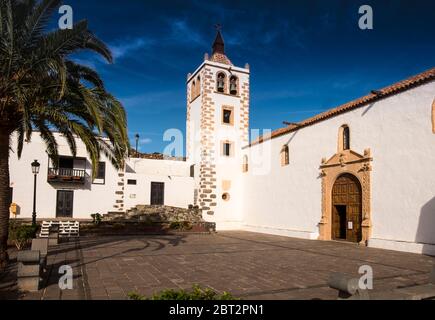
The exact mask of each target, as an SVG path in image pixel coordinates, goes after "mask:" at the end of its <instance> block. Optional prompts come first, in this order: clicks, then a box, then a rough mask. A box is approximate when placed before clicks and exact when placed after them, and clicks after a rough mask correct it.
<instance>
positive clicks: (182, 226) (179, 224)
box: [169, 221, 192, 231]
mask: <svg viewBox="0 0 435 320" xmlns="http://www.w3.org/2000/svg"><path fill="white" fill-rule="evenodd" d="M169 228H170V229H172V230H180V231H185V230H191V229H192V225H191V224H190V222H188V221H174V222H171V224H170V225H169Z"/></svg>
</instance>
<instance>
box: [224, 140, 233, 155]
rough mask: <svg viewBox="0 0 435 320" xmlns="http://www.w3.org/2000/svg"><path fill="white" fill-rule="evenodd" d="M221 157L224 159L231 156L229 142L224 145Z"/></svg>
mask: <svg viewBox="0 0 435 320" xmlns="http://www.w3.org/2000/svg"><path fill="white" fill-rule="evenodd" d="M223 155H224V156H225V157H229V156H231V143H229V142H225V143H224V150H223Z"/></svg>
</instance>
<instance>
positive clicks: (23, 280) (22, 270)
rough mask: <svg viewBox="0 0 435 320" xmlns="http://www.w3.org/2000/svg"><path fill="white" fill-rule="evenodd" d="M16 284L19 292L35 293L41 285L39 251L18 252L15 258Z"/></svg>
mask: <svg viewBox="0 0 435 320" xmlns="http://www.w3.org/2000/svg"><path fill="white" fill-rule="evenodd" d="M17 262H18V273H17V284H18V289H19V290H21V291H30V292H35V291H38V290H39V285H40V283H41V264H40V263H41V255H40V252H39V251H30V250H27V251H20V252H18V256H17Z"/></svg>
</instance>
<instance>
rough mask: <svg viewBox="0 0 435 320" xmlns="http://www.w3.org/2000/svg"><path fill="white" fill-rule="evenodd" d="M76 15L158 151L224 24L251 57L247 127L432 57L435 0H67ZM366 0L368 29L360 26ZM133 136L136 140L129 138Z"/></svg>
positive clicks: (325, 102)
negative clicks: (106, 50) (189, 80)
mask: <svg viewBox="0 0 435 320" xmlns="http://www.w3.org/2000/svg"><path fill="white" fill-rule="evenodd" d="M65 4H69V5H71V6H72V8H73V10H74V19H75V20H76V21H78V20H80V19H83V18H86V19H88V21H89V25H90V28H91V30H92V31H93V32H94V33H95V34H97V35H98V36H99V37H100V38H101V39H102V40H103V41H105V42H106V43H107V44H108V45H109V46H110V47H111V49H112V51H113V54H114V57H115V63H114V64H112V65H109V64H107V63H105V62H104V61H102V60H101V59H100V58H98V57H96V56H93V55H88V54H79V55H77V56H76V57H75V58H76V59H77V60H78V61H80V62H82V63H84V64H86V65H89V66H92V67H94V68H95V69H96V70H98V71H99V72H100V74H101V75H102V77H103V79H104V80H105V83H106V86H107V88H108V89H109V91H111V92H112V93H113V94H114V95H115V96H116V97H117V98H119V99H120V100H121V101H122V102H123V103H124V106H125V107H126V109H127V112H128V121H129V134H130V137H131V139H132V141H133V140H134V135H135V134H136V133H139V134H140V136H141V142H140V150H141V151H142V152H163V149H164V147H165V145H166V144H167V142H164V141H163V139H162V136H163V132H164V131H165V130H166V129H169V128H178V129H180V130H182V131H183V132H184V131H185V116H186V97H185V95H186V88H185V82H186V75H187V74H188V73H189V72H192V71H194V70H195V69H196V68H197V67H198V66H199V64H200V63H201V62H202V60H203V56H204V53H205V52H210V51H211V44H212V42H213V40H214V37H215V29H214V25H215V24H216V23H220V24H222V25H223V36H224V40H225V43H226V52H227V55H228V56H229V58H230V59H231V60H232V62H233V63H234V64H235V65H239V66H244V64H245V63H247V62H248V63H249V64H250V66H251V123H250V125H251V128H270V129H276V128H279V127H282V126H283V125H282V122H283V121H290V122H297V121H300V120H302V119H304V118H307V117H310V116H313V115H315V114H317V113H319V112H321V111H323V110H326V109H329V108H332V107H335V106H337V105H340V104H342V103H345V102H347V101H349V100H352V99H354V98H357V97H359V96H362V95H365V94H367V93H368V92H370V90H372V89H378V88H381V87H383V86H386V85H389V84H391V83H393V82H396V81H399V80H402V79H404V78H406V77H409V76H412V75H414V74H417V73H419V72H422V71H424V70H426V69H429V68H431V67H434V66H435V19H434V18H433V14H434V12H435V1H427V0H412V1H408V0H379V1H369V0H361V1H359V0H328V1H324V0H304V1H302V0H301V1H272V0H268V1H235V0H231V1H204V0H192V1H189V0H183V1H176V0H172V1H151V0H146V1H145V0H124V1H119V0H116V1H115V0H105V1H102V0H98V1H89V0H87V1H84V0H69V1H65ZM364 4H369V5H371V6H372V7H373V11H374V30H366V31H362V30H360V29H359V28H358V19H359V17H360V15H359V14H358V8H359V7H360V6H361V5H364ZM133 145H134V143H133Z"/></svg>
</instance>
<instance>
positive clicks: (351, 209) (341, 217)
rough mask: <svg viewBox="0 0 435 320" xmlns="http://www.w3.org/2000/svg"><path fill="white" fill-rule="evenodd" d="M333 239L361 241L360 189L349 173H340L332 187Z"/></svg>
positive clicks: (356, 180)
mask: <svg viewBox="0 0 435 320" xmlns="http://www.w3.org/2000/svg"><path fill="white" fill-rule="evenodd" d="M331 196H332V199H331V203H332V210H331V212H332V223H331V227H332V230H331V235H332V239H333V240H346V241H349V242H357V243H359V242H361V240H362V227H361V225H362V191H361V184H360V183H359V181H358V179H357V178H356V177H355V176H354V175H351V174H349V173H345V174H342V175H341V176H339V177H338V179H337V180H336V181H335V183H334V186H333V187H332V194H331Z"/></svg>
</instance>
